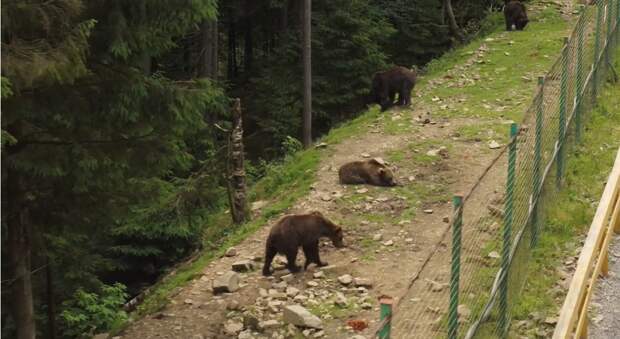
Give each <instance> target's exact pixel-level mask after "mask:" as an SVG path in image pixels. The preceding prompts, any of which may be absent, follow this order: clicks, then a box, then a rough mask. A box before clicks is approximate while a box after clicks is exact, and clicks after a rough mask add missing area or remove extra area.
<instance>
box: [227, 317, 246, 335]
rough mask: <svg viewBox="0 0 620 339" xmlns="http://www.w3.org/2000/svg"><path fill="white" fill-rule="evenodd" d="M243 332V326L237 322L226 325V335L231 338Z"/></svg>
mask: <svg viewBox="0 0 620 339" xmlns="http://www.w3.org/2000/svg"><path fill="white" fill-rule="evenodd" d="M241 331H243V324H242V323H240V322H236V321H229V322H227V323H226V325H224V333H225V334H227V335H230V336H236V335H237V334H239V333H240V332H241Z"/></svg>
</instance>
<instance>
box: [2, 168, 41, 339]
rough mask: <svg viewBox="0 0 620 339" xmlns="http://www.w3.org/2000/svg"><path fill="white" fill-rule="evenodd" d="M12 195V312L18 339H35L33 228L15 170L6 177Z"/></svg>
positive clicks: (10, 256) (10, 231)
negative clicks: (31, 265)
mask: <svg viewBox="0 0 620 339" xmlns="http://www.w3.org/2000/svg"><path fill="white" fill-rule="evenodd" d="M6 180H7V191H8V192H7V193H8V196H9V197H10V200H9V202H8V204H9V208H8V211H6V212H5V213H7V215H8V217H7V224H8V225H7V226H8V227H7V228H8V232H7V233H8V234H7V236H8V250H9V251H8V257H9V264H10V271H11V279H13V280H12V283H11V285H10V286H11V303H12V315H13V321H14V322H15V327H16V328H17V336H16V338H17V339H34V337H35V333H36V329H35V321H34V307H33V301H32V277H31V273H30V269H31V267H30V259H31V239H32V229H31V225H30V220H29V216H28V209H27V206H26V196H25V193H24V185H23V179H22V178H21V176H20V175H19V174H17V173H16V172H15V171H9V173H8V176H7V179H6Z"/></svg>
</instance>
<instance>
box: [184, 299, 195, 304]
mask: <svg viewBox="0 0 620 339" xmlns="http://www.w3.org/2000/svg"><path fill="white" fill-rule="evenodd" d="M183 303H185V304H186V305H192V304H193V303H194V301H193V300H192V299H185V300H184V301H183Z"/></svg>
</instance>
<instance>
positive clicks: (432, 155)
mask: <svg viewBox="0 0 620 339" xmlns="http://www.w3.org/2000/svg"><path fill="white" fill-rule="evenodd" d="M437 154H439V149H432V150H430V151H428V152H426V155H428V156H430V157H436V156H437Z"/></svg>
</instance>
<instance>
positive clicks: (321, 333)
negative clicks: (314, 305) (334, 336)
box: [312, 331, 325, 338]
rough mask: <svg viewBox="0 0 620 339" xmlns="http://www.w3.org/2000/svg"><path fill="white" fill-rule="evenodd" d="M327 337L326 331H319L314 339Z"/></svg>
mask: <svg viewBox="0 0 620 339" xmlns="http://www.w3.org/2000/svg"><path fill="white" fill-rule="evenodd" d="M324 335H325V331H318V332H316V333H315V334H314V335H312V336H313V337H314V338H321V337H323V336H324Z"/></svg>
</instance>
